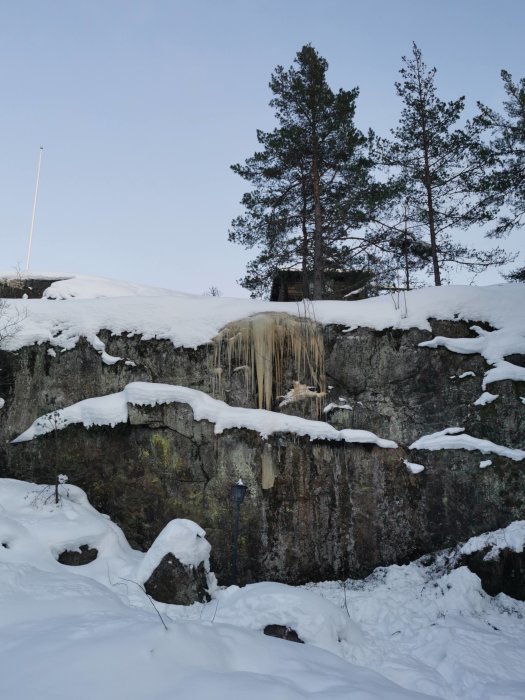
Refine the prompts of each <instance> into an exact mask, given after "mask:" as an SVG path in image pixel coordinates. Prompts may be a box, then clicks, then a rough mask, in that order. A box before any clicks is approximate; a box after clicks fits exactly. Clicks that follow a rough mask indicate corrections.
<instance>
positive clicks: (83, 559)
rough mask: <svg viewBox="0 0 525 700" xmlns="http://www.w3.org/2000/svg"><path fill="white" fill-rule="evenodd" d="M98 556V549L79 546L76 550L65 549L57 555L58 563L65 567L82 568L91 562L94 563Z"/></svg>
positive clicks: (85, 545)
mask: <svg viewBox="0 0 525 700" xmlns="http://www.w3.org/2000/svg"><path fill="white" fill-rule="evenodd" d="M97 556H98V549H95V548H91V547H88V545H87V544H83V545H81V546H80V547H79V548H78V549H73V550H70V549H66V550H64V551H63V552H60V554H59V555H58V561H59V562H60V563H61V564H66V566H84V564H89V563H90V562H91V561H95V559H96V558H97Z"/></svg>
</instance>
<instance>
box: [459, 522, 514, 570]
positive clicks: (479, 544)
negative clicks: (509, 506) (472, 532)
mask: <svg viewBox="0 0 525 700" xmlns="http://www.w3.org/2000/svg"><path fill="white" fill-rule="evenodd" d="M487 547H490V550H489V551H488V552H487V554H486V555H485V557H484V559H485V560H490V559H497V558H498V557H499V553H500V551H501V550H502V549H510V550H512V551H513V552H518V553H519V552H523V549H524V547H525V520H516V521H514V522H513V523H511V524H510V525H508V526H507V527H504V528H501V529H500V530H494V531H493V532H485V533H484V534H483V535H477V536H476V537H471V538H470V540H467V542H465V544H464V545H462V546H461V547H460V548H459V549H458V554H460V555H461V554H473V553H474V552H480V551H482V550H484V549H486V548H487Z"/></svg>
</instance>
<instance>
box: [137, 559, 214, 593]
mask: <svg viewBox="0 0 525 700" xmlns="http://www.w3.org/2000/svg"><path fill="white" fill-rule="evenodd" d="M144 589H145V591H146V593H147V594H148V595H150V596H151V597H152V598H153V599H154V600H158V601H159V602H160V603H171V604H173V605H191V604H192V603H195V602H199V603H206V602H207V601H209V600H210V596H209V594H208V581H207V578H206V570H205V568H204V563H203V562H201V563H200V564H199V565H198V566H197V567H193V566H185V565H184V564H182V563H181V562H180V561H179V560H178V559H177V557H176V556H175V555H174V554H171V552H169V553H168V554H166V555H165V556H164V557H163V558H162V559H161V561H160V562H159V564H158V566H157V568H156V569H155V570H154V571H153V573H152V574H151V576H150V577H149V579H148V580H147V581H146V582H145V584H144Z"/></svg>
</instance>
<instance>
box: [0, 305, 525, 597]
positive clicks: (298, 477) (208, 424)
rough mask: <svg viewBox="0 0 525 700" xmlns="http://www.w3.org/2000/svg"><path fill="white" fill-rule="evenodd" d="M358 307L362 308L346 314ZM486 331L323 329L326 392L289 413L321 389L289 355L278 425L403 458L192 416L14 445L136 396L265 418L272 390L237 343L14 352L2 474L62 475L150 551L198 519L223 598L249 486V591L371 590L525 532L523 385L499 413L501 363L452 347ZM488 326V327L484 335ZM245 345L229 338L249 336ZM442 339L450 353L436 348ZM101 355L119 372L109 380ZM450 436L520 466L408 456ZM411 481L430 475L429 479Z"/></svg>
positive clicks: (449, 325)
mask: <svg viewBox="0 0 525 700" xmlns="http://www.w3.org/2000/svg"><path fill="white" fill-rule="evenodd" d="M46 303H47V304H61V303H64V302H60V301H57V302H52V301H47V302H46ZM343 303H344V302H343ZM354 303H355V304H361V303H363V302H348V304H354ZM46 308H47V307H46ZM485 320H486V319H485V318H472V319H465V318H463V320H460V319H457V320H453V319H450V320H432V319H430V326H431V328H430V330H428V329H426V330H424V329H421V328H416V327H410V324H406V325H408V327H407V328H404V329H401V328H383V329H374V328H367V327H363V326H358V327H354V326H352V327H350V328H349V327H348V326H346V325H343V324H336V323H323V324H322V325H319V326H317V324H315V325H316V326H317V327H318V333H319V338H320V343H321V344H322V347H323V353H322V355H323V362H324V365H323V376H322V377H321V378H320V377H317V381H316V384H315V385H312V386H311V387H310V389H308V390H307V391H304V392H303V393H302V394H301V395H300V396H298V395H297V392H296V395H295V397H294V396H293V394H290V395H289V396H290V398H289V400H285V399H283V398H282V396H283V395H286V391H288V389H291V387H292V383H293V381H294V380H297V379H298V378H300V376H299V375H300V372H302V376H303V377H304V376H307V375H308V377H307V379H303V381H305V382H306V384H304V386H305V387H306V386H307V385H308V382H310V381H313V380H312V378H311V375H309V374H308V372H306V374H305V371H304V368H303V370H300V369H299V368H298V363H300V362H301V360H300V353H299V355H298V354H297V352H295V351H294V352H291V351H290V352H289V351H288V350H289V349H288V350H284V351H283V353H282V355H281V356H280V358H279V363H280V364H281V367H280V379H279V382H280V383H281V384H282V387H284V388H281V389H278V388H277V386H276V384H277V379H276V377H275V376H273V380H272V381H273V382H274V386H273V393H272V397H271V399H270V401H271V408H273V409H274V410H276V411H279V412H281V413H285V414H290V415H302V416H305V417H307V418H310V419H313V418H319V417H320V418H321V419H322V420H324V421H329V422H330V423H331V424H332V425H333V426H334V427H336V428H337V429H339V430H344V429H348V428H352V429H357V430H367V431H372V432H373V433H376V434H377V435H378V436H380V437H382V438H389V439H390V440H395V442H396V443H397V445H398V447H397V448H389V449H386V448H383V447H379V446H377V445H374V444H357V443H352V442H346V441H344V440H337V439H336V440H318V439H313V440H312V439H310V437H309V436H308V435H302V436H301V435H299V434H296V433H294V432H287V431H284V430H283V431H281V432H274V433H272V434H271V435H269V436H268V437H267V438H266V439H265V438H264V437H262V436H261V435H260V434H259V433H258V432H257V431H256V430H252V429H248V428H246V427H233V428H229V429H225V430H223V431H222V432H221V433H217V432H216V429H215V425H214V423H213V421H211V420H195V419H194V415H193V411H192V409H191V408H190V406H189V405H187V404H186V403H184V402H171V403H161V404H157V405H152V406H147V405H142V406H141V405H130V406H129V407H128V415H127V420H126V422H122V423H118V424H116V425H114V427H111V426H110V425H98V426H97V425H93V426H92V427H90V428H86V427H84V426H83V425H69V426H68V427H65V428H64V429H61V428H62V426H61V425H59V424H56V425H53V424H52V423H50V425H49V430H48V432H47V434H45V435H42V436H40V437H38V438H35V439H33V440H30V441H27V442H22V443H20V444H12V443H11V442H10V441H12V440H13V439H14V438H16V437H17V436H18V435H20V434H21V433H23V432H24V431H25V430H26V429H27V428H28V426H30V425H31V424H32V423H33V421H35V419H37V418H38V417H39V416H42V415H44V414H49V412H51V411H54V410H55V409H57V410H58V409H61V408H63V407H65V406H68V405H71V404H75V403H76V402H79V401H81V400H83V399H87V398H90V397H94V396H102V395H107V394H112V393H114V392H119V391H121V390H122V389H123V388H124V387H125V386H126V385H127V384H129V383H130V382H136V381H142V382H162V383H166V384H175V385H180V386H186V387H191V388H193V389H198V390H200V391H202V392H205V393H206V394H209V395H211V396H214V397H215V398H217V399H221V400H223V401H225V402H226V403H227V404H229V405H235V406H239V405H241V406H244V407H246V408H253V409H256V408H257V406H258V401H259V399H260V397H259V393H260V385H258V384H257V382H256V381H255V382H254V381H253V378H252V377H251V376H250V372H252V369H251V368H250V367H249V366H248V365H235V363H233V365H231V366H229V367H228V366H227V362H226V361H225V360H224V357H223V359H222V360H220V361H218V359H217V358H218V357H221V353H220V352H217V343H218V342H222V341H223V338H222V340H221V339H219V340H217V339H216V340H215V342H210V343H206V344H202V345H199V346H198V347H196V348H194V349H192V348H185V347H180V346H179V347H177V346H176V345H175V344H174V343H173V342H172V341H171V340H167V339H164V340H163V339H153V338H151V339H149V340H146V339H144V338H143V337H141V336H140V335H138V334H136V333H135V334H133V335H131V334H129V333H118V334H115V333H114V332H113V333H111V332H110V330H113V329H109V330H108V329H106V330H105V331H103V330H102V331H101V330H100V329H99V332H98V334H97V341H98V342H99V343H100V345H98V344H97V343H94V342H93V339H92V338H88V337H79V338H77V339H75V343H74V344H73V345H72V347H71V348H70V349H65V350H64V349H57V347H56V345H54V344H53V341H52V340H50V341H48V342H40V343H39V344H25V345H23V346H21V347H18V348H14V349H13V348H11V349H5V350H2V351H0V353H1V354H0V366H1V369H2V371H1V374H0V396H1V397H2V398H3V399H4V401H5V404H4V407H3V408H2V409H1V410H0V438H1V440H0V465H1V475H2V476H8V477H13V478H20V479H26V480H30V481H36V482H42V483H51V482H53V481H54V479H55V477H56V475H57V474H58V473H65V474H67V475H68V477H69V480H70V482H72V483H75V484H77V485H78V486H80V487H82V488H83V489H85V490H86V492H87V494H88V496H89V498H90V501H91V502H92V503H93V505H94V506H95V507H96V508H97V509H99V510H102V511H103V512H106V513H109V514H111V516H112V518H113V519H114V520H115V521H116V522H117V523H118V524H119V525H120V526H121V527H122V528H123V529H124V531H125V533H126V535H127V537H128V539H129V541H130V543H131V544H132V545H133V546H135V547H138V548H141V549H146V548H147V547H148V546H149V545H150V544H151V542H152V541H153V540H154V539H155V537H156V536H157V535H158V533H159V532H160V531H161V530H162V528H163V526H164V525H165V524H166V523H167V522H168V521H169V520H171V519H173V518H188V519H191V520H194V521H196V522H198V523H199V524H200V525H201V526H202V527H203V528H204V529H205V530H206V532H207V537H208V540H209V541H210V542H211V544H212V552H213V554H212V558H213V561H212V569H213V570H214V571H215V572H216V574H217V575H218V578H219V582H226V581H227V579H228V571H229V562H230V548H231V532H232V519H233V508H232V503H231V500H230V486H231V484H232V483H234V482H235V481H236V480H237V479H238V478H242V479H243V481H244V483H245V484H246V485H247V486H248V488H249V491H248V496H247V498H246V500H245V502H244V504H243V505H242V507H241V515H240V517H241V524H240V537H239V558H238V570H239V579H240V581H241V582H248V581H256V580H263V579H272V580H277V581H283V582H289V583H299V582H304V581H311V580H324V579H329V578H341V577H345V576H348V575H352V576H363V575H366V574H368V573H369V572H370V571H371V570H372V569H373V568H374V567H376V566H378V565H381V564H391V563H394V562H398V563H401V562H406V561H408V560H410V559H413V558H415V557H417V556H419V555H421V554H423V553H426V552H429V551H431V550H434V549H438V548H442V547H446V546H451V545H454V544H456V543H457V542H458V541H461V540H465V539H467V538H468V537H470V536H472V535H474V534H477V533H480V532H482V531H486V530H490V529H496V528H499V527H503V526H505V525H507V524H508V523H509V522H510V521H512V520H514V519H519V518H524V517H525V472H524V468H523V467H524V464H525V461H523V460H522V459H521V457H520V455H519V448H520V447H523V437H524V435H525V405H524V403H523V400H522V398H521V397H524V396H525V381H523V380H522V374H520V372H519V371H517V372H516V373H515V377H514V380H512V381H511V379H502V380H500V381H494V382H492V383H490V385H489V386H488V387H485V388H486V390H487V391H490V392H491V395H492V396H497V397H498V398H497V399H494V400H490V401H489V400H487V398H486V397H485V399H484V400H482V401H481V402H479V401H478V400H479V398H480V395H481V394H482V387H481V383H482V380H483V377H484V374H485V373H486V372H487V370H489V368H490V365H489V364H488V362H487V360H486V359H485V358H484V357H483V356H482V354H480V353H478V352H474V351H472V349H471V348H470V347H468V346H465V347H468V354H466V353H461V352H459V351H458V348H455V349H454V351H452V350H450V349H447V348H446V347H443V345H448V346H449V347H451V342H452V341H451V340H450V339H454V338H459V339H468V338H470V339H472V342H474V341H475V340H476V339H477V338H479V337H481V335H482V334H483V333H490V332H492V331H493V330H494V328H493V327H492V326H489V325H487V324H483V322H484V321H485ZM474 322H477V324H478V326H479V328H478V329H477V330H474V331H473V330H471V328H472V325H473V323H474ZM371 325H373V324H371ZM232 328H233V330H234V331H235V332H233V333H232V335H231V336H230V337H234V336H235V335H236V333H237V332H238V330H236V328H235V327H233V326H232ZM435 337H444V338H446V339H449V340H448V341H447V343H441V346H439V345H440V342H434V345H435V346H436V347H427V346H422V345H421V343H424V342H428V341H431V340H432V339H433V338H435ZM227 342H229V341H227ZM309 342H310V341H309ZM520 343H521V340H520V342H519V343H514V345H513V346H512V347H514V349H515V350H516V351H515V352H513V354H512V355H508V356H506V357H505V360H506V361H507V362H509V361H510V362H511V363H512V366H513V367H517V368H523V367H524V366H525V355H524V354H522V353H523V352H524V350H523V349H522V346H521V345H520ZM309 347H310V350H309V351H308V352H307V355H308V353H310V356H311V352H312V350H311V347H312V346H311V344H310V346H309ZM101 348H103V350H101ZM459 349H461V345H460V346H459ZM102 353H105V355H104V357H106V358H107V357H109V358H121V359H120V360H119V361H114V362H113V363H112V364H109V363H107V362H104V361H102V360H103V359H104V357H103V355H102ZM255 354H256V351H255ZM110 361H111V362H112V360H110ZM237 361H239V360H237ZM275 362H276V361H274V364H275ZM319 362H320V360H319V357H318V358H317V365H318V366H319ZM218 368H219V369H220V371H219V372H218V371H217V370H218ZM314 369H315V368H314ZM523 379H525V377H523ZM281 391H282V392H283V394H281V393H280V392H281ZM299 393H300V392H299ZM279 397H281V398H279ZM298 398H299V399H300V400H297V399H298ZM477 401H478V403H477V404H476V402H477ZM280 404H281V405H280ZM56 415H57V416H59V414H56ZM47 420H48V421H52V420H53V419H52V418H48V419H47ZM57 420H58V419H57ZM451 426H460V427H461V428H464V430H465V433H466V434H468V435H470V436H472V438H478V439H479V440H485V441H490V443H494V445H495V446H496V447H497V446H504V447H505V448H507V449H509V448H511V449H512V448H513V449H514V450H515V454H514V453H513V456H514V458H511V457H509V456H504V453H503V452H502V451H501V450H500V452H499V453H498V451H497V450H496V451H493V452H492V453H491V454H482V453H481V452H480V451H479V450H474V451H469V450H466V449H439V450H436V451H429V450H417V449H415V448H412V449H410V445H412V444H413V443H414V441H416V440H417V439H418V438H420V437H421V436H424V435H429V434H432V433H436V432H439V431H442V430H443V429H444V428H449V427H451ZM478 444H481V443H478ZM524 456H525V455H524ZM489 460H490V466H488V465H486V463H487V462H488V461H489ZM480 464H483V467H482V468H480ZM411 465H412V466H411ZM413 465H421V466H422V467H424V469H423V470H420V471H419V472H418V469H419V467H418V468H416V469H415V468H414V466H413Z"/></svg>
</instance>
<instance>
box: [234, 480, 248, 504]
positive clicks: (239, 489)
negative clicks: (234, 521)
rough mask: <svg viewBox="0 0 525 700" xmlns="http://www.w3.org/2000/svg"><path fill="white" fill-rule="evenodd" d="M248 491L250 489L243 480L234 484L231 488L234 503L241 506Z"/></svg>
mask: <svg viewBox="0 0 525 700" xmlns="http://www.w3.org/2000/svg"><path fill="white" fill-rule="evenodd" d="M247 490H248V487H247V486H245V485H244V483H243V481H242V479H239V481H238V482H237V483H236V484H233V486H232V488H231V495H232V501H233V502H234V503H235V504H236V505H239V506H240V505H241V503H242V502H243V501H244V497H245V496H246V491H247Z"/></svg>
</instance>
